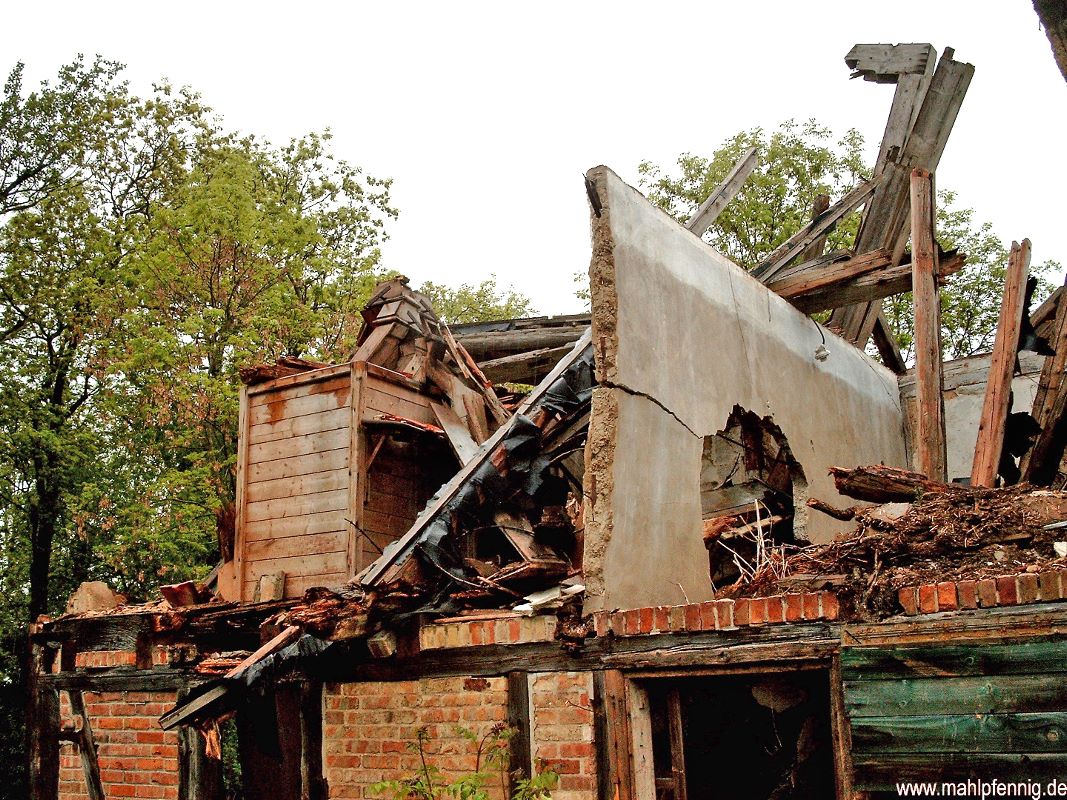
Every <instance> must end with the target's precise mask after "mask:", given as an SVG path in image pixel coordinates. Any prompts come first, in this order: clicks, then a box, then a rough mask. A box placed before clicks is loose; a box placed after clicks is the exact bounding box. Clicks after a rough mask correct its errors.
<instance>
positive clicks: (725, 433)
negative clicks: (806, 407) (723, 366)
mask: <svg viewBox="0 0 1067 800" xmlns="http://www.w3.org/2000/svg"><path fill="white" fill-rule="evenodd" d="M806 492H807V481H806V480H805V478H804V470H803V468H802V467H801V466H800V464H799V463H798V462H797V460H796V459H795V458H794V457H793V453H792V451H791V450H790V449H789V442H788V441H786V438H785V435H784V434H783V433H782V430H781V428H779V427H778V426H777V425H775V424H774V423H773V422H772V421H771V418H770V417H760V416H758V415H756V414H754V413H753V412H751V411H746V410H745V409H743V408H742V407H741V406H734V408H733V411H731V412H730V416H729V418H728V419H727V421H726V427H725V428H724V429H723V430H721V431H719V432H718V433H716V434H715V435H714V436H706V437H705V438H704V451H703V455H702V457H701V463H700V503H701V516H702V517H703V521H704V522H703V529H704V544H705V545H706V546H707V548H708V554H709V559H710V566H711V580H712V584H713V585H714V586H715V587H716V588H721V587H723V586H726V585H728V584H730V583H733V582H735V581H737V580H738V579H739V578H742V577H751V575H752V573H754V572H756V571H757V570H758V569H759V568H760V567H761V566H762V565H763V564H764V563H766V561H767V560H768V559H770V558H771V556H772V555H773V552H774V549H775V548H781V547H783V546H785V547H788V546H789V545H792V544H794V543H796V542H798V541H801V542H802V541H803V540H804V526H805V523H806V520H807V506H806V505H805V500H806V496H805V495H806Z"/></svg>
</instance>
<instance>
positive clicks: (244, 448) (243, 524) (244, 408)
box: [233, 376, 296, 600]
mask: <svg viewBox="0 0 1067 800" xmlns="http://www.w3.org/2000/svg"><path fill="white" fill-rule="evenodd" d="M291 377H296V376H291ZM248 404H249V395H248V387H247V386H242V387H241V388H240V390H239V392H238V406H237V490H236V492H235V498H234V504H235V509H234V523H233V528H234V534H233V574H234V578H235V579H236V582H237V587H238V591H240V587H241V586H242V584H243V583H244V563H245V554H244V551H245V546H246V545H245V540H246V539H247V538H248V520H247V518H246V516H245V512H246V506H247V505H248V500H247V497H246V495H247V493H248V481H249V480H250V479H251V474H252V473H251V471H250V464H249V459H250V456H251V454H250V452H249V444H248V430H249V428H250V427H251V426H250V423H249V417H248ZM248 597H251V595H248ZM235 599H239V600H245V599H247V598H246V597H245V595H243V594H241V595H239V596H238V597H237V598H235Z"/></svg>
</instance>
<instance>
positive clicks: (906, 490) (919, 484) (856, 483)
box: [830, 464, 950, 503]
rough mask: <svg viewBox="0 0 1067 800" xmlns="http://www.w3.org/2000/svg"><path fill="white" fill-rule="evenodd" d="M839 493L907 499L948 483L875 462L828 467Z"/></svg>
mask: <svg viewBox="0 0 1067 800" xmlns="http://www.w3.org/2000/svg"><path fill="white" fill-rule="evenodd" d="M830 474H831V475H832V476H833V478H834V486H835V487H836V488H837V491H838V492H839V493H840V494H843V495H845V496H846V497H852V498H855V499H856V500H864V501H866V502H868V503H907V502H911V501H912V500H914V499H915V498H916V497H919V496H922V495H923V494H925V493H928V492H943V491H945V490H946V489H947V488H950V487H949V485H948V484H945V483H941V482H939V481H932V480H930V479H929V478H927V477H926V476H925V475H923V474H922V473H919V472H911V471H910V470H906V469H900V468H898V467H887V466H885V465H884V464H875V465H873V466H869V467H855V468H854V469H842V468H841V467H830Z"/></svg>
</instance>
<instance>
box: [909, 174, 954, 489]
mask: <svg viewBox="0 0 1067 800" xmlns="http://www.w3.org/2000/svg"><path fill="white" fill-rule="evenodd" d="M911 267H912V299H913V305H914V309H915V379H916V386H917V399H918V407H919V410H918V414H917V415H916V421H917V424H916V441H915V454H916V466H917V467H918V470H919V472H921V473H923V474H924V475H926V477H928V478H931V479H932V480H935V481H944V480H947V473H946V453H945V396H944V383H943V380H942V376H941V293H940V291H939V289H938V280H939V279H940V273H939V271H938V257H937V243H936V242H935V241H934V183H933V176H931V174H930V173H929V172H927V171H926V170H924V169H914V170H912V172H911Z"/></svg>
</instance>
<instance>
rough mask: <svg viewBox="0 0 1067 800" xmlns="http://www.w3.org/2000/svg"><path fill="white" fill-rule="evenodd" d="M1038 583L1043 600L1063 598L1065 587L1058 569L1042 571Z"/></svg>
mask: <svg viewBox="0 0 1067 800" xmlns="http://www.w3.org/2000/svg"><path fill="white" fill-rule="evenodd" d="M1038 585H1039V588H1040V591H1041V599H1042V600H1061V599H1062V598H1063V588H1062V585H1061V578H1060V573H1059V572H1058V571H1049V572H1042V573H1041V574H1040V575H1038Z"/></svg>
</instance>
